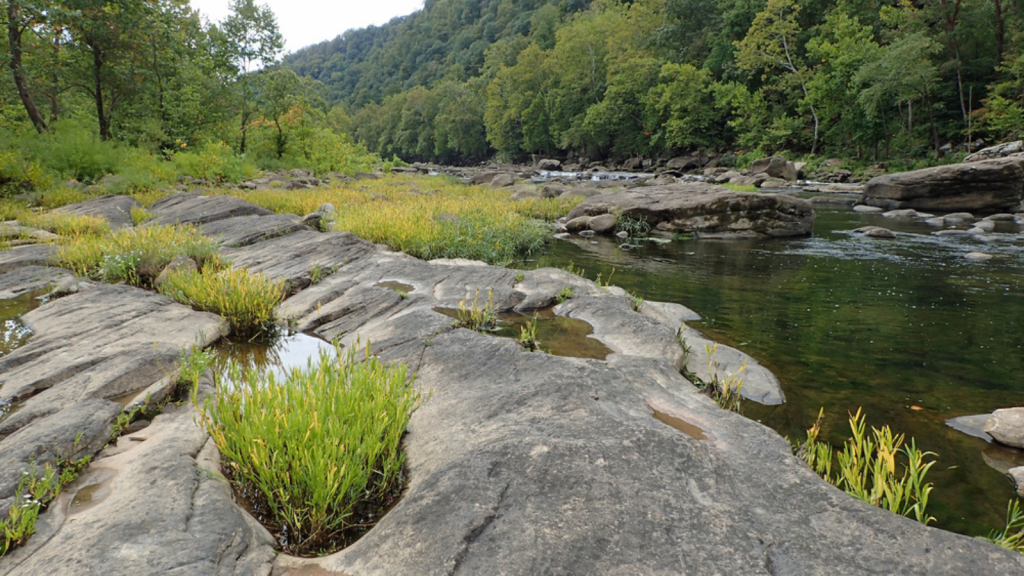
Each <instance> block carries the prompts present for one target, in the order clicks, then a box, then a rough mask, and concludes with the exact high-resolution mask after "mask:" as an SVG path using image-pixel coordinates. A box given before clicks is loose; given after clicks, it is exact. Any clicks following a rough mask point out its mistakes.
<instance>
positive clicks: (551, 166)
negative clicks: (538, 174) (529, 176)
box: [537, 158, 562, 171]
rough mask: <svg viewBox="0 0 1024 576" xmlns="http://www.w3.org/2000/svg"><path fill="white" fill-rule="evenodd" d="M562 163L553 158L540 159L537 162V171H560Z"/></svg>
mask: <svg viewBox="0 0 1024 576" xmlns="http://www.w3.org/2000/svg"><path fill="white" fill-rule="evenodd" d="M561 169H562V163H561V162H560V161H558V160H555V159H554V158H541V159H540V160H538V161H537V170H548V171H550V170H561Z"/></svg>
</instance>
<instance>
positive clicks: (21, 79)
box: [4, 0, 48, 133]
mask: <svg viewBox="0 0 1024 576" xmlns="http://www.w3.org/2000/svg"><path fill="white" fill-rule="evenodd" d="M6 3H7V7H6V10H4V13H5V14H6V16H7V42H8V45H9V47H10V51H11V53H10V59H9V60H8V62H7V66H8V68H9V69H10V70H11V75H12V76H13V77H14V85H15V87H17V90H18V98H20V99H21V103H22V105H23V106H24V107H25V112H26V113H27V114H28V117H29V120H31V121H32V125H33V126H35V128H36V130H37V131H38V132H40V133H42V132H45V131H46V130H47V129H48V127H47V125H46V121H45V120H44V119H43V115H42V114H40V112H39V108H37V107H36V103H35V100H34V99H33V98H32V92H31V91H30V90H29V86H28V81H27V80H26V79H25V71H24V69H23V66H22V53H23V46H22V34H24V33H25V30H26V29H28V27H29V26H30V25H31V24H32V21H33V18H32V17H31V16H29V15H26V10H25V9H24V8H23V6H22V4H21V2H20V0H7V1H6Z"/></svg>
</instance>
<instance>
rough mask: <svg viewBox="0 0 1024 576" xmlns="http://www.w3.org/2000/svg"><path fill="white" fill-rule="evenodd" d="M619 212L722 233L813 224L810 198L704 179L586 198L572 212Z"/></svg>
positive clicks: (774, 233)
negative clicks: (741, 189)
mask: <svg viewBox="0 0 1024 576" xmlns="http://www.w3.org/2000/svg"><path fill="white" fill-rule="evenodd" d="M601 214H618V215H619V218H632V219H636V220H643V221H646V222H647V223H648V224H649V225H651V226H652V227H653V228H654V229H656V230H662V231H669V232H671V231H679V232H696V233H698V234H703V235H723V236H768V237H787V236H805V235H808V234H810V233H811V229H812V228H813V225H814V211H813V210H811V205H810V203H809V202H807V201H806V200H802V199H799V198H793V197H790V196H785V195H779V194H754V193H746V192H734V191H732V190H729V189H728V188H723V187H720V186H713V185H709V184H703V183H689V184H674V185H669V186H649V187H643V188H634V189H631V190H623V191H619V192H610V193H608V194H603V195H601V196H597V197H594V198H589V199H587V200H584V201H583V202H582V203H581V204H579V205H578V206H576V207H575V208H574V209H573V210H572V212H570V213H569V218H577V217H580V216H598V215H601Z"/></svg>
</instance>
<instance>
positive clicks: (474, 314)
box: [452, 290, 498, 332]
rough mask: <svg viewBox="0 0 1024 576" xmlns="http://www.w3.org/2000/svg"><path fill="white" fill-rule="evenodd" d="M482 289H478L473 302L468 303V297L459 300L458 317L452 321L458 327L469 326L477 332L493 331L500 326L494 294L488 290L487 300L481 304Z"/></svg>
mask: <svg viewBox="0 0 1024 576" xmlns="http://www.w3.org/2000/svg"><path fill="white" fill-rule="evenodd" d="M479 302H480V291H479V290H477V291H476V296H475V297H474V298H473V303H472V304H471V305H469V306H467V305H466V299H465V298H463V299H462V301H461V302H459V312H458V318H457V319H456V320H455V321H454V322H452V326H454V327H456V328H469V329H470V330H476V331H477V332H492V331H494V329H495V328H497V327H498V313H497V310H495V308H494V294H493V292H492V291H491V290H488V291H487V302H486V303H485V304H484V305H483V306H480V303H479Z"/></svg>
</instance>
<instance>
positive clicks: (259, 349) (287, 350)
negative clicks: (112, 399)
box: [129, 332, 335, 400]
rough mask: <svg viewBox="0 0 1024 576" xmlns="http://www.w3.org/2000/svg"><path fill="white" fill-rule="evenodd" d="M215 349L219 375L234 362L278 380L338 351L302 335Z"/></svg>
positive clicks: (314, 338) (319, 339)
mask: <svg viewBox="0 0 1024 576" xmlns="http://www.w3.org/2000/svg"><path fill="white" fill-rule="evenodd" d="M214 350H215V351H216V352H217V359H216V360H215V361H214V364H213V369H214V372H216V373H217V374H220V375H224V374H226V372H227V367H228V363H229V362H230V361H232V360H233V361H235V362H236V363H238V365H239V366H240V367H241V368H242V370H243V372H245V371H248V370H253V371H256V372H257V373H266V372H268V371H269V372H273V373H274V377H275V378H276V377H282V376H285V375H287V374H288V372H290V371H291V370H292V369H294V368H303V367H305V366H306V363H307V362H309V360H310V359H315V358H319V357H320V352H321V351H327V352H329V353H332V354H333V353H334V352H335V348H334V345H333V344H331V343H330V342H328V341H326V340H323V339H321V338H317V337H316V336H313V335H310V334H304V333H302V332H297V333H295V334H289V335H285V336H281V337H279V338H278V339H277V340H275V341H274V342H271V343H267V342H232V341H230V340H224V341H222V342H221V343H220V344H218V345H216V346H215V347H214ZM129 400H130V399H129Z"/></svg>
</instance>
